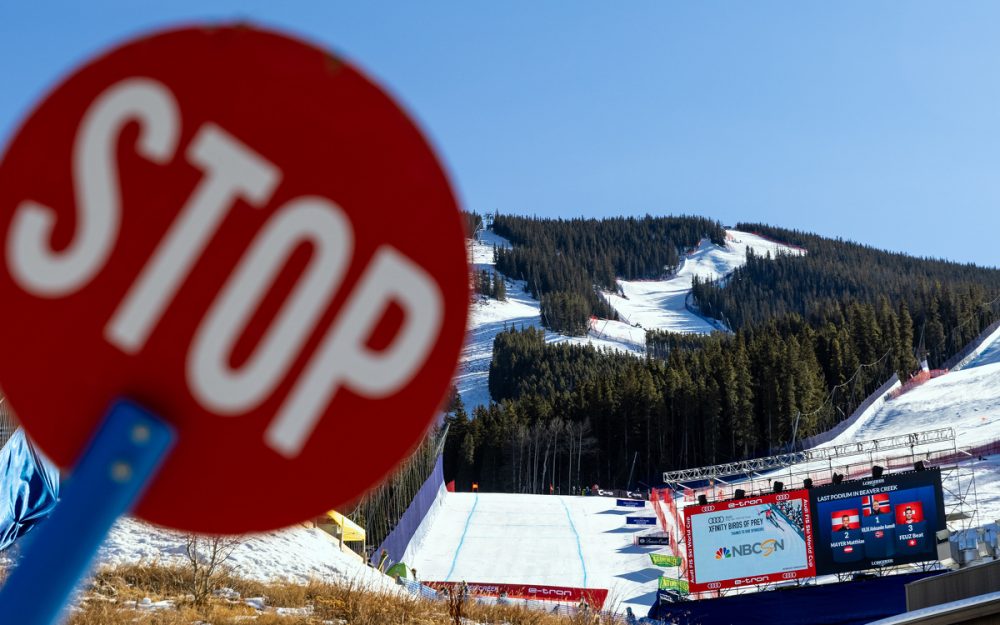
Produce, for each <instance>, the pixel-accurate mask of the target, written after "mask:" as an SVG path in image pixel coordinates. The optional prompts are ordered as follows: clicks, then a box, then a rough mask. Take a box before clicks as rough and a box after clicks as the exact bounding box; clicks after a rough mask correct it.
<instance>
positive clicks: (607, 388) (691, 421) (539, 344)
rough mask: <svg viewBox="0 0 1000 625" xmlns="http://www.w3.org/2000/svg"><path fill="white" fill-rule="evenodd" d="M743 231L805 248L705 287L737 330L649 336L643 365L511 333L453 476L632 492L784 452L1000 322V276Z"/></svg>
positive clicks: (703, 299)
mask: <svg viewBox="0 0 1000 625" xmlns="http://www.w3.org/2000/svg"><path fill="white" fill-rule="evenodd" d="M554 223H560V224H563V225H562V226H561V227H562V228H565V229H567V230H569V231H572V230H573V227H572V224H573V223H574V222H554ZM707 223H711V222H707ZM588 227H589V226H588ZM741 229H744V230H747V231H756V232H760V233H762V234H765V235H766V236H769V237H773V238H775V239H778V240H782V241H787V242H790V243H793V244H796V245H800V246H802V247H805V248H806V249H807V250H808V254H807V255H804V256H788V257H779V258H776V259H763V258H750V260H749V262H748V264H747V265H746V267H745V268H743V269H740V270H737V272H736V273H735V274H734V275H732V276H731V277H730V278H729V279H728V280H725V281H723V283H722V284H704V283H701V284H696V285H695V287H696V294H697V296H698V298H699V299H698V303H699V305H700V306H701V307H702V310H703V311H705V312H709V313H710V314H716V315H720V316H721V315H724V318H725V319H726V320H727V322H728V323H729V325H730V327H732V328H733V330H734V332H733V333H717V334H714V335H712V336H694V335H677V334H668V333H663V332H656V331H653V332H648V333H647V348H648V352H649V357H648V358H646V359H637V358H635V357H634V356H629V355H624V354H616V353H608V352H601V351H598V350H595V349H593V348H588V347H581V346H572V345H565V344H562V345H551V344H546V343H545V340H544V333H543V332H542V331H540V330H534V329H525V330H524V331H516V330H510V331H507V332H503V333H501V334H500V335H498V336H497V339H496V341H495V342H494V348H493V361H492V365H491V368H490V377H489V384H490V393H491V395H492V396H493V398H494V399H495V400H496V401H497V402H499V403H496V404H493V405H491V406H489V407H488V408H481V409H477V411H476V413H475V414H474V415H472V417H473V418H472V419H471V420H470V419H469V418H468V416H467V415H465V414H464V409H462V407H461V406H460V400H457V399H456V402H455V403H454V404H453V406H452V411H451V414H450V416H449V417H448V418H449V420H450V421H451V425H452V433H451V435H450V436H449V438H448V444H447V450H446V457H445V468H446V474H447V475H448V476H449V479H451V478H457V479H458V480H459V484H460V485H462V484H463V483H464V486H465V487H467V486H468V485H469V483H471V481H478V482H479V484H480V488H482V489H484V490H502V491H519V492H524V491H529V492H540V491H546V490H547V489H548V487H549V484H552V485H555V486H557V487H558V488H560V490H562V491H563V492H565V491H566V489H567V488H569V487H578V486H580V485H583V484H593V483H599V484H601V485H605V486H609V487H626V486H633V487H634V486H637V485H639V482H643V483H646V484H652V483H654V482H656V481H658V480H657V475H658V474H659V472H660V471H663V470H669V469H675V468H681V467H689V466H700V465H705V464H713V463H718V462H725V461H729V460H736V459H742V458H745V457H748V456H752V455H760V454H766V453H768V452H777V451H779V450H782V449H785V448H787V447H788V445H790V444H791V443H792V441H793V439H795V440H801V439H802V438H804V437H806V436H809V435H811V434H814V433H817V432H819V431H823V430H825V429H828V428H829V427H831V426H833V425H834V424H835V423H837V422H838V421H839V420H841V419H843V418H844V417H845V416H846V415H848V414H850V412H851V411H852V410H853V409H854V408H855V407H856V406H857V404H858V403H859V402H860V401H862V400H863V399H864V397H865V396H867V395H868V394H869V393H870V392H871V391H872V390H874V389H875V388H876V387H878V386H879V385H880V384H881V383H882V382H884V381H885V380H886V379H888V378H889V377H890V376H891V375H892V373H893V372H898V373H900V375H901V377H903V378H904V379H905V377H906V376H907V375H908V374H909V373H911V372H913V371H914V370H915V369H916V368H917V366H918V361H917V356H918V355H921V346H925V347H926V350H927V351H928V352H929V353H930V357H931V360H932V365H935V364H938V363H940V362H941V361H943V360H945V359H946V358H947V357H948V356H949V355H951V354H952V353H953V352H955V351H957V350H958V349H959V348H961V347H962V346H963V345H964V344H965V343H966V342H967V341H968V340H970V339H971V338H973V337H974V336H976V335H977V334H978V333H979V332H980V331H981V330H982V329H983V328H984V327H986V326H987V325H988V324H989V323H991V322H992V321H994V320H995V319H996V318H997V317H998V313H1000V303H998V301H1000V300H998V299H997V298H998V296H1000V271H997V270H991V269H983V268H978V267H974V266H969V265H959V264H955V263H947V262H942V261H937V260H926V259H918V258H913V257H908V256H905V255H901V254H891V253H886V252H882V251H879V250H874V249H871V248H867V247H864V246H860V245H857V244H854V243H847V242H843V241H835V240H830V239H824V238H822V237H818V236H815V235H806V234H802V233H796V232H791V231H785V230H781V229H776V228H768V227H765V226H760V225H755V224H750V225H742V226H741ZM582 231H584V232H586V231H587V229H586V228H583V229H582ZM512 234H513V232H512V231H509V230H508V231H507V236H511V235H512ZM565 236H566V239H565V240H567V241H570V240H571V241H574V247H573V250H574V251H573V253H572V254H566V256H567V257H568V258H580V257H586V256H587V250H588V249H590V248H589V247H588V244H587V243H586V242H585V241H586V239H585V238H581V237H578V236H577V235H570V234H567V235H565ZM580 241H584V242H583V243H580ZM595 249H601V250H605V249H607V248H606V247H604V246H603V245H601V246H597V247H596V248H595ZM516 250H517V247H516V246H515V251H516ZM608 258H610V256H608ZM590 262H591V264H590V265H585V266H582V265H581V266H578V270H579V271H580V272H581V273H587V272H589V271H590V270H591V269H589V268H588V267H595V266H598V265H597V261H595V260H593V259H591V261H590ZM602 262H604V261H602ZM656 262H659V261H656ZM570 266H572V265H571V264H570ZM616 271H617V270H616Z"/></svg>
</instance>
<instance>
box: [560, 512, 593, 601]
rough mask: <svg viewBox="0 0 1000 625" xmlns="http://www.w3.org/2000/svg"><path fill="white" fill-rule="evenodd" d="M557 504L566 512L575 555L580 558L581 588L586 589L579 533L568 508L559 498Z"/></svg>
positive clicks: (584, 567) (585, 574)
mask: <svg viewBox="0 0 1000 625" xmlns="http://www.w3.org/2000/svg"><path fill="white" fill-rule="evenodd" d="M559 503H561V504H562V507H563V509H564V510H565V511H566V520H567V521H569V528H570V529H571V530H573V535H574V536H576V553H577V555H579V556H580V568H582V569H583V587H584V588H586V587H587V563H586V562H584V561H583V547H582V546H581V545H580V533H579V532H577V531H576V526H575V525H573V517H571V516H570V515H569V506H567V505H566V502H565V501H563V500H562V499H561V498H560V499H559Z"/></svg>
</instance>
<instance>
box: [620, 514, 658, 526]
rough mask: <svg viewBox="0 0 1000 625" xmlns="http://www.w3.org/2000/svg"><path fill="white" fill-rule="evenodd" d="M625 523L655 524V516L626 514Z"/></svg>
mask: <svg viewBox="0 0 1000 625" xmlns="http://www.w3.org/2000/svg"><path fill="white" fill-rule="evenodd" d="M625 525H656V517H655V516H627V517H625Z"/></svg>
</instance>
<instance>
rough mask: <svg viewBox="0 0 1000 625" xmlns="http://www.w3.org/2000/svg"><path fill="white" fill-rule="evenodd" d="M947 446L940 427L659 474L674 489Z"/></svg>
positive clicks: (951, 437)
mask: <svg viewBox="0 0 1000 625" xmlns="http://www.w3.org/2000/svg"><path fill="white" fill-rule="evenodd" d="M948 443H950V444H951V447H952V448H954V447H955V430H953V429H952V428H940V429H937V430H927V431H925V432H914V433H912V434H899V435H896V436H888V437H886V438H877V439H874V440H870V441H861V442H858V443H846V444H843V445H832V446H830V447H817V448H815V449H805V450H803V451H796V452H792V453H788V454H779V455H776V456H767V457H764V458H752V459H750V460H741V461H740V462H728V463H726V464H716V465H713V466H708V467H697V468H693V469H680V470H678V471H665V472H664V473H663V481H664V482H665V483H666V484H668V485H671V486H676V485H682V484H685V483H690V482H700V481H703V480H716V479H719V478H725V477H731V476H737V475H752V474H754V473H759V472H761V471H771V470H775V469H784V468H788V467H791V466H793V465H796V464H801V463H805V462H832V461H833V460H834V459H837V460H840V459H843V458H850V457H856V456H868V457H869V458H871V457H873V456H874V455H875V454H882V453H884V452H886V451H890V450H896V449H907V450H910V453H911V455H914V456H915V455H916V453H917V450H918V449H921V451H922V450H923V449H926V448H928V447H932V446H940V445H944V444H948Z"/></svg>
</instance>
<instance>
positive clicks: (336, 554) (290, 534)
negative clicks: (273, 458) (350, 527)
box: [98, 517, 399, 592]
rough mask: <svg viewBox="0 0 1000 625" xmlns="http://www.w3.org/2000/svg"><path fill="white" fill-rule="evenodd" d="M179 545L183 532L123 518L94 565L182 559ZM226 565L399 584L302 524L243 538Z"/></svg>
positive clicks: (290, 575)
mask: <svg viewBox="0 0 1000 625" xmlns="http://www.w3.org/2000/svg"><path fill="white" fill-rule="evenodd" d="M185 546H186V538H185V535H184V534H180V533H177V532H173V531H170V530H166V529H163V528H160V527H156V526H154V525H150V524H148V523H144V522H143V521H140V520H138V519H134V518H131V517H124V518H122V519H119V520H118V522H117V523H115V525H114V527H112V529H111V532H110V533H109V534H108V538H107V539H106V540H105V541H104V544H103V545H102V546H101V548H100V551H99V552H98V564H99V565H105V566H114V565H118V564H138V563H146V564H161V565H175V564H184V563H185V562H186V561H187V556H186V555H185ZM226 565H227V566H231V567H232V568H233V573H234V574H235V575H238V576H240V577H244V578H248V579H254V580H258V581H261V582H291V583H305V582H308V581H309V580H318V581H323V582H329V583H337V584H352V585H354V586H355V587H361V588H367V589H371V590H385V591H390V592H397V591H398V588H399V587H398V586H396V585H395V583H394V582H393V580H392V579H390V578H389V577H387V576H385V575H383V574H381V573H379V572H378V571H376V570H375V569H373V568H371V567H369V566H367V565H366V564H364V563H363V562H361V560H360V559H359V558H356V557H354V556H352V555H350V554H346V553H343V552H341V551H340V546H339V545H338V544H337V543H336V542H334V540H333V539H332V537H330V535H329V534H327V533H326V532H324V531H323V530H321V529H317V528H307V527H304V526H294V527H289V528H286V529H283V530H280V531H277V532H269V533H266V534H255V535H248V536H246V537H243V538H242V543H241V544H240V545H239V546H238V547H237V548H236V549H235V550H234V551H233V554H232V556H231V557H230V558H229V560H227V561H226Z"/></svg>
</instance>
